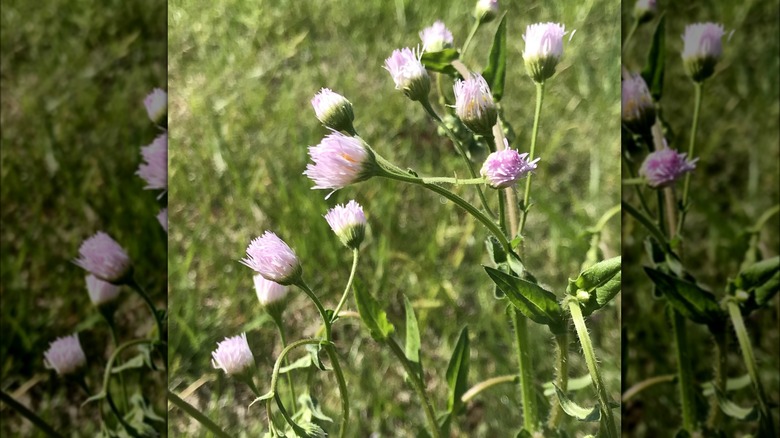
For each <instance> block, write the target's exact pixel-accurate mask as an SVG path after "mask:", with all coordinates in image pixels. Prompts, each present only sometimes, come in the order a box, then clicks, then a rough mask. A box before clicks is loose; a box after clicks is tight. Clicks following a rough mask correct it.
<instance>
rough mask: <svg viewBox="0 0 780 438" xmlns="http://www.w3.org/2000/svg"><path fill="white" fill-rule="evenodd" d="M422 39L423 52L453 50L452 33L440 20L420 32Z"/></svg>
mask: <svg viewBox="0 0 780 438" xmlns="http://www.w3.org/2000/svg"><path fill="white" fill-rule="evenodd" d="M420 39H421V40H422V42H423V50H424V51H426V52H440V51H442V50H444V49H449V48H452V42H453V38H452V32H450V30H449V29H447V26H445V25H444V23H443V22H442V21H440V20H438V21H436V22H435V23H433V25H432V26H430V27H426V28H425V29H423V30H422V32H420Z"/></svg>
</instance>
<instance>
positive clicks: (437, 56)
mask: <svg viewBox="0 0 780 438" xmlns="http://www.w3.org/2000/svg"><path fill="white" fill-rule="evenodd" d="M459 56H460V53H459V52H458V51H457V50H456V49H444V50H442V51H439V52H425V53H423V55H422V57H421V58H420V62H422V65H423V66H425V68H426V69H428V70H430V71H435V72H437V73H444V74H446V75H448V76H452V77H460V73H458V71H457V70H456V69H455V67H453V66H452V61H455V60H456V59H458V57H459Z"/></svg>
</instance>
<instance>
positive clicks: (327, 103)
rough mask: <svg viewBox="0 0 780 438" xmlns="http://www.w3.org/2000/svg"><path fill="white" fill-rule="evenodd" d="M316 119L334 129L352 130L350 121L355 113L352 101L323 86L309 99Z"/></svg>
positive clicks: (353, 118)
mask: <svg viewBox="0 0 780 438" xmlns="http://www.w3.org/2000/svg"><path fill="white" fill-rule="evenodd" d="M311 106H313V107H314V113H315V114H316V115H317V120H319V121H320V122H322V124H323V125H325V126H327V127H328V128H330V129H333V130H334V131H347V132H351V131H353V127H352V121H354V120H355V114H354V112H353V111H352V103H350V101H348V100H347V98H346V97H344V96H342V95H340V94H338V93H334V92H333V91H332V90H331V89H329V88H323V89H321V90H320V92H319V93H317V94H316V95H314V98H312V100H311Z"/></svg>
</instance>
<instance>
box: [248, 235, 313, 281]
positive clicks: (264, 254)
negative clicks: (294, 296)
mask: <svg viewBox="0 0 780 438" xmlns="http://www.w3.org/2000/svg"><path fill="white" fill-rule="evenodd" d="M241 263H243V264H244V265H246V266H248V267H250V268H252V269H253V270H254V271H255V272H257V273H258V274H260V275H262V276H263V277H265V279H266V280H271V281H273V282H276V283H279V284H281V285H284V286H287V285H290V284H293V283H296V282H298V281H299V280H300V279H301V275H302V273H303V268H302V267H301V262H300V261H299V260H298V256H296V255H295V252H294V251H293V250H292V248H290V247H289V246H288V245H287V244H286V243H284V241H283V240H282V239H280V238H279V237H278V236H277V235H276V234H274V233H272V232H271V231H266V232H265V233H263V235H262V236H260V237H257V238H255V239H253V240H252V242H250V243H249V247H247V249H246V257H245V258H243V259H241Z"/></svg>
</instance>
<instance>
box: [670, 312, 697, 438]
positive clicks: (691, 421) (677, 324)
mask: <svg viewBox="0 0 780 438" xmlns="http://www.w3.org/2000/svg"><path fill="white" fill-rule="evenodd" d="M670 310H671V312H672V331H673V333H674V346H675V352H676V355H677V378H678V380H677V384H678V385H679V388H680V403H681V404H682V415H683V428H684V429H685V430H687V431H688V432H691V433H693V432H694V431H695V430H696V410H695V408H696V405H695V404H694V403H695V399H694V396H695V394H694V381H693V370H692V369H691V357H690V355H689V351H688V348H689V347H688V334H687V331H686V329H685V317H684V316H682V315H681V314H680V312H678V311H677V310H675V309H674V308H670Z"/></svg>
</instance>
